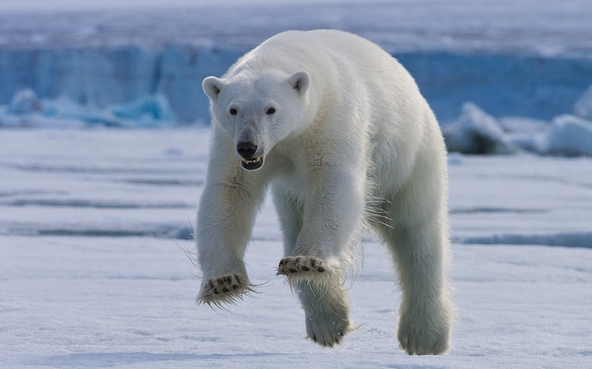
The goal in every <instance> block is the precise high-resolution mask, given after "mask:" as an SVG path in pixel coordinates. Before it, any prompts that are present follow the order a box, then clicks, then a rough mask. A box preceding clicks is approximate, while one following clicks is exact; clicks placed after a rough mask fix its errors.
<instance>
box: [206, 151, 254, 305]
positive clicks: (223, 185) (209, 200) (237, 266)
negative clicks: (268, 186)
mask: <svg viewBox="0 0 592 369" xmlns="http://www.w3.org/2000/svg"><path fill="white" fill-rule="evenodd" d="M213 156H214V158H213V161H214V162H216V167H214V168H213V167H212V165H210V168H209V169H208V179H207V181H206V184H205V188H204V192H203V194H202V196H201V202H200V206H199V211H198V218H197V229H196V240H197V250H198V261H199V265H200V267H201V270H202V273H203V277H202V285H201V290H200V292H199V295H198V297H197V302H198V303H206V304H208V305H214V306H218V307H220V306H222V305H223V304H225V303H231V302H235V301H237V300H238V299H241V298H242V297H243V296H244V295H245V294H246V293H248V292H250V291H252V285H251V283H250V282H249V279H248V276H247V271H246V268H245V265H244V262H243V256H244V253H245V248H246V245H247V243H248V241H249V238H250V236H251V230H252V228H253V223H254V220H255V215H256V212H257V209H258V208H259V205H260V203H261V202H262V200H263V194H264V189H265V186H264V184H262V183H261V179H260V176H258V175H257V174H255V173H248V172H245V171H243V170H242V169H240V168H238V166H236V168H228V167H225V166H224V165H223V164H219V163H224V161H223V160H217V159H216V157H215V155H213ZM235 162H236V160H233V161H231V163H235Z"/></svg>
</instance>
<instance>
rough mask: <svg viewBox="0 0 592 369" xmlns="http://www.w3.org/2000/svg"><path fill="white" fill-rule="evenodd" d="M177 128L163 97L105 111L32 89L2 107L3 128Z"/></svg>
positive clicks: (147, 98)
mask: <svg viewBox="0 0 592 369" xmlns="http://www.w3.org/2000/svg"><path fill="white" fill-rule="evenodd" d="M176 125H178V122H177V119H176V116H175V113H174V112H173V111H172V110H171V108H170V106H169V103H168V101H167V99H166V97H164V96H163V95H161V94H156V95H151V96H143V97H140V98H139V99H137V100H135V101H131V102H129V103H123V104H113V105H110V106H105V107H102V108H101V107H99V106H97V105H95V104H84V105H81V104H77V103H75V102H74V101H72V100H71V99H69V98H68V97H65V96H61V97H59V98H57V99H39V98H37V96H36V95H35V93H34V92H33V91H32V90H30V89H25V90H21V91H19V92H17V93H16V94H15V96H14V98H13V99H12V101H11V104H10V105H9V106H8V107H0V128H1V127H21V128H24V127H26V128H33V127H35V128H81V127H84V126H105V127H124V128H154V127H167V126H176Z"/></svg>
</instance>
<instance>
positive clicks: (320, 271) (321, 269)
mask: <svg viewBox="0 0 592 369" xmlns="http://www.w3.org/2000/svg"><path fill="white" fill-rule="evenodd" d="M317 270H318V271H319V273H322V272H324V271H325V268H323V267H318V268H317Z"/></svg>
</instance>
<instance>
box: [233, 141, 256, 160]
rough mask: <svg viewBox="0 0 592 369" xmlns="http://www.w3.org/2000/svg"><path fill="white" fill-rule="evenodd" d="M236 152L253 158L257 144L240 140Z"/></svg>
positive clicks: (244, 156)
mask: <svg viewBox="0 0 592 369" xmlns="http://www.w3.org/2000/svg"><path fill="white" fill-rule="evenodd" d="M236 152H238V154H239V155H240V156H242V157H243V158H245V159H252V158H253V156H254V155H255V153H256V152H257V145H255V143H253V142H239V143H238V145H236Z"/></svg>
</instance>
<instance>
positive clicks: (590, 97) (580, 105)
mask: <svg viewBox="0 0 592 369" xmlns="http://www.w3.org/2000/svg"><path fill="white" fill-rule="evenodd" d="M574 113H575V114H576V115H577V116H579V117H580V118H584V119H588V120H592V85H591V86H590V88H588V90H587V91H586V93H585V94H583V95H582V97H580V98H579V99H578V101H576V104H575V106H574Z"/></svg>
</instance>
